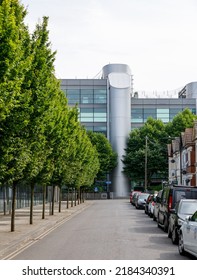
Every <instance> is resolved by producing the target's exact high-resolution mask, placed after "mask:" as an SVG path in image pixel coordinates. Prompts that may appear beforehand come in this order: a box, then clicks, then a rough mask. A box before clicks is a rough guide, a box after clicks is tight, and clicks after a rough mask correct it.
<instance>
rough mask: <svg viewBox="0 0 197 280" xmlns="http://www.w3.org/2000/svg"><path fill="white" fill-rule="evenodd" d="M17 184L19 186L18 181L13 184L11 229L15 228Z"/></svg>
mask: <svg viewBox="0 0 197 280" xmlns="http://www.w3.org/2000/svg"><path fill="white" fill-rule="evenodd" d="M16 186H17V183H16V182H13V186H12V213H11V231H14V230H15V209H16Z"/></svg>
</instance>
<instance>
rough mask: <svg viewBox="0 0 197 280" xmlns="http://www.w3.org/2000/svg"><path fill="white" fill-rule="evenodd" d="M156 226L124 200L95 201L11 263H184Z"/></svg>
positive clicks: (164, 234) (141, 211)
mask: <svg viewBox="0 0 197 280" xmlns="http://www.w3.org/2000/svg"><path fill="white" fill-rule="evenodd" d="M188 258H189V257H185V256H180V255H179V252H178V248H177V246H176V245H173V244H172V242H171V240H170V239H169V238H168V237H167V234H166V233H164V232H163V230H162V229H160V228H158V227H157V224H156V222H154V221H153V220H152V219H151V218H149V217H148V216H147V215H145V214H144V210H137V209H135V208H134V207H133V206H132V205H131V204H130V203H129V201H128V200H125V199H117V200H95V201H94V203H93V204H92V205H91V206H90V207H88V208H87V209H85V210H84V211H83V212H81V213H79V214H78V215H76V216H74V217H73V218H71V219H70V220H68V221H66V222H65V223H64V224H62V225H61V226H59V227H58V228H56V229H55V230H53V231H52V232H51V233H49V234H48V235H46V236H44V237H42V238H38V239H37V240H34V243H33V245H31V246H30V247H28V248H26V249H25V250H24V251H22V252H20V253H19V254H18V255H16V256H15V257H14V258H13V259H15V260H184V259H188Z"/></svg>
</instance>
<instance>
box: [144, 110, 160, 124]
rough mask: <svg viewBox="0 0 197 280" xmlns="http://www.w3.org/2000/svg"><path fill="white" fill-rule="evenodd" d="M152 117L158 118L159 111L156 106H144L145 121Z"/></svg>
mask: <svg viewBox="0 0 197 280" xmlns="http://www.w3.org/2000/svg"><path fill="white" fill-rule="evenodd" d="M149 117H151V118H153V119H156V118H157V113H156V109H155V108H144V122H146V121H147V119H148V118H149Z"/></svg>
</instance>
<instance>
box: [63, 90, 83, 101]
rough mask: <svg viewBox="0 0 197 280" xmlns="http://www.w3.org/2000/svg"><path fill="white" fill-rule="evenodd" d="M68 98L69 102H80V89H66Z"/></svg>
mask: <svg viewBox="0 0 197 280" xmlns="http://www.w3.org/2000/svg"><path fill="white" fill-rule="evenodd" d="M64 91H65V93H66V97H67V99H68V104H79V103H80V91H79V89H67V90H64Z"/></svg>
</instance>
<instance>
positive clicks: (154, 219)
mask: <svg viewBox="0 0 197 280" xmlns="http://www.w3.org/2000/svg"><path fill="white" fill-rule="evenodd" d="M162 193H163V190H160V191H159V192H158V194H157V196H156V198H155V205H154V209H153V221H157V217H158V211H159V205H160V203H161V196H162Z"/></svg>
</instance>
